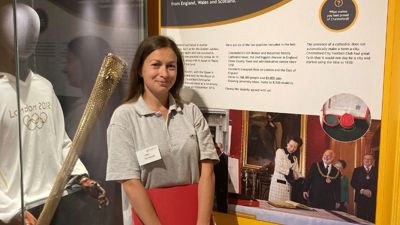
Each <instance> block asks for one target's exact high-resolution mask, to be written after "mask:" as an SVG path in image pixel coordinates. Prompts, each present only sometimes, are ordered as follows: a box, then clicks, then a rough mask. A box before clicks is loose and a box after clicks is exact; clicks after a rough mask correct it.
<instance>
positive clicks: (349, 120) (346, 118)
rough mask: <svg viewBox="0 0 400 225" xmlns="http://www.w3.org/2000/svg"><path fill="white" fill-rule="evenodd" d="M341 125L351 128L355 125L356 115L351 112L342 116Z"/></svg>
mask: <svg viewBox="0 0 400 225" xmlns="http://www.w3.org/2000/svg"><path fill="white" fill-rule="evenodd" d="M340 126H342V127H343V128H345V129H351V128H353V127H354V116H353V115H351V114H350V113H345V114H343V115H342V116H341V117H340Z"/></svg>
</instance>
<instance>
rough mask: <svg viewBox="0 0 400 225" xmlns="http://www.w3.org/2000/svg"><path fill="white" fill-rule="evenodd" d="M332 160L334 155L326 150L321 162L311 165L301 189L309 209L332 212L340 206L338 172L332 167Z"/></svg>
mask: <svg viewBox="0 0 400 225" xmlns="http://www.w3.org/2000/svg"><path fill="white" fill-rule="evenodd" d="M334 159H335V153H334V152H333V151H332V150H330V149H328V150H326V151H325V152H324V154H323V156H322V161H320V162H316V163H313V164H312V165H311V168H310V171H309V172H308V174H307V176H306V178H305V180H304V188H303V197H304V198H305V199H308V200H309V205H310V206H311V207H314V208H321V209H327V210H334V209H338V208H339V206H340V203H339V202H340V172H339V171H338V170H337V169H336V168H335V167H334V166H333V162H334Z"/></svg>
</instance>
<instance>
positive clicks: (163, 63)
mask: <svg viewBox="0 0 400 225" xmlns="http://www.w3.org/2000/svg"><path fill="white" fill-rule="evenodd" d="M141 76H142V77H143V80H144V92H145V93H144V94H146V92H151V93H152V94H153V95H156V96H158V95H168V93H169V90H170V89H171V88H172V87H173V86H174V84H175V81H176V76H177V57H176V54H175V52H174V51H173V50H172V49H171V48H160V49H157V50H155V51H153V52H152V53H151V54H150V55H148V56H147V58H146V59H145V60H144V62H143V66H142V73H141Z"/></svg>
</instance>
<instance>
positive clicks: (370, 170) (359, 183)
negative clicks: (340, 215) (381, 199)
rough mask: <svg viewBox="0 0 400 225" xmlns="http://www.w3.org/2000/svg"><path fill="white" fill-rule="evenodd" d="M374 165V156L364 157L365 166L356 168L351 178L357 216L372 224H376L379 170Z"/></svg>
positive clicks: (367, 155)
mask: <svg viewBox="0 0 400 225" xmlns="http://www.w3.org/2000/svg"><path fill="white" fill-rule="evenodd" d="M374 163H375V158H374V156H373V155H372V154H370V153H368V154H366V155H364V158H363V165H362V166H359V167H357V168H355V169H354V171H353V176H352V177H351V186H352V187H353V188H354V190H355V199H354V201H355V202H356V206H357V210H356V215H357V217H360V218H362V219H365V220H368V221H371V222H375V210H376V189H377V183H378V169H377V168H376V167H375V166H374Z"/></svg>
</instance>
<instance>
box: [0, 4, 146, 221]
mask: <svg viewBox="0 0 400 225" xmlns="http://www.w3.org/2000/svg"><path fill="white" fill-rule="evenodd" d="M145 4H146V3H145V1H141V0H126V1H102V0H95V1H78V0H73V1H61V0H52V1H8V0H7V1H0V18H1V19H0V92H1V95H0V127H1V128H0V130H1V131H0V158H1V160H0V224H12V223H14V222H16V221H17V220H18V219H21V212H23V213H22V216H24V217H25V218H26V220H25V221H23V222H25V223H24V224H28V223H30V222H32V221H35V220H37V219H39V218H40V221H39V223H40V224H47V223H46V222H45V221H46V220H50V221H51V222H50V221H49V223H50V224H104V225H108V224H109V225H111V224H112V225H114V224H116V225H118V224H128V223H131V222H130V218H129V213H130V207H129V205H127V203H126V202H125V201H124V200H125V198H124V197H122V196H121V195H122V193H121V185H120V184H119V183H117V182H108V181H106V180H105V176H106V164H107V143H106V132H107V127H108V123H109V120H110V118H111V115H112V113H113V111H114V109H115V108H116V107H117V106H119V105H120V104H121V102H122V99H123V96H124V93H125V91H126V88H127V81H128V74H129V71H130V68H126V70H124V72H123V73H122V75H121V78H120V80H119V82H118V85H116V87H115V89H114V90H113V91H112V92H111V91H109V90H101V91H104V92H109V93H107V94H109V95H110V97H109V99H100V98H98V99H96V98H94V100H93V101H91V102H90V103H92V104H94V105H99V104H104V107H102V108H101V109H102V110H101V111H91V112H90V116H93V117H94V118H95V119H94V122H93V124H91V125H90V126H89V127H90V129H89V128H87V129H86V128H85V127H86V126H85V125H82V123H84V122H85V121H83V120H82V117H83V113H84V111H85V110H86V108H87V105H88V101H89V96H90V95H91V93H92V92H93V90H94V89H95V88H94V87H95V86H96V85H97V82H96V79H97V77H98V75H99V74H100V72H99V71H100V68H103V67H104V66H103V67H102V64H103V63H104V59H105V57H106V56H107V55H108V54H109V53H112V54H113V55H114V56H117V57H118V58H119V59H121V60H122V61H124V62H126V64H127V65H128V67H129V64H130V62H131V61H132V58H133V55H134V53H135V50H136V48H137V46H138V44H139V42H140V41H141V40H142V39H143V37H144V36H145V33H146V28H145V20H144V18H145V9H146V6H145ZM15 28H16V29H15ZM112 62H114V61H112ZM77 130H78V131H77ZM79 132H81V133H83V134H81V135H77V134H78V133H79ZM75 137H77V139H79V138H82V139H84V141H81V142H80V144H79V145H82V146H81V152H80V153H79V152H78V154H79V158H78V159H74V157H70V156H68V151H69V150H70V149H73V148H74V147H73V146H74V145H75V147H76V146H77V145H78V144H76V143H78V142H79V140H74V138H75ZM76 148H78V147H76ZM66 159H72V161H74V160H77V162H76V165H75V166H72V167H71V166H70V168H69V167H66V166H65V164H67V163H65V160H66ZM67 161H68V160H67ZM63 165H64V166H63ZM73 165H74V163H73ZM21 171H22V172H21ZM60 171H61V172H60ZM59 174H63V175H62V176H61V175H59ZM21 177H22V178H21ZM60 177H61V178H62V179H61V180H66V181H65V182H66V185H61V188H60V189H61V196H56V197H53V196H52V197H49V196H51V193H56V192H53V191H55V190H52V187H53V186H54V187H55V188H53V189H57V185H56V184H63V182H64V181H63V182H59V180H58V179H60ZM56 178H57V181H56ZM57 182H58V183H57ZM85 182H87V184H86V183H85ZM85 185H86V186H87V187H91V188H84V186H85ZM21 190H23V191H21ZM103 190H104V191H105V193H106V196H107V198H104V197H102V196H104V191H103ZM99 196H100V197H99ZM58 197H59V202H58V200H57V201H56V202H57V203H55V206H54V205H50V206H45V201H46V200H47V201H48V202H51V201H50V200H52V199H53V198H58ZM46 204H47V203H46ZM46 207H47V208H51V209H50V210H47V209H46ZM21 209H25V210H26V211H24V210H21ZM123 209H126V210H123ZM41 212H43V213H42V215H40V213H41ZM44 212H45V213H44ZM43 214H46V215H43ZM39 215H40V217H39ZM43 218H44V219H43ZM42 222H43V223H42Z"/></svg>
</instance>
